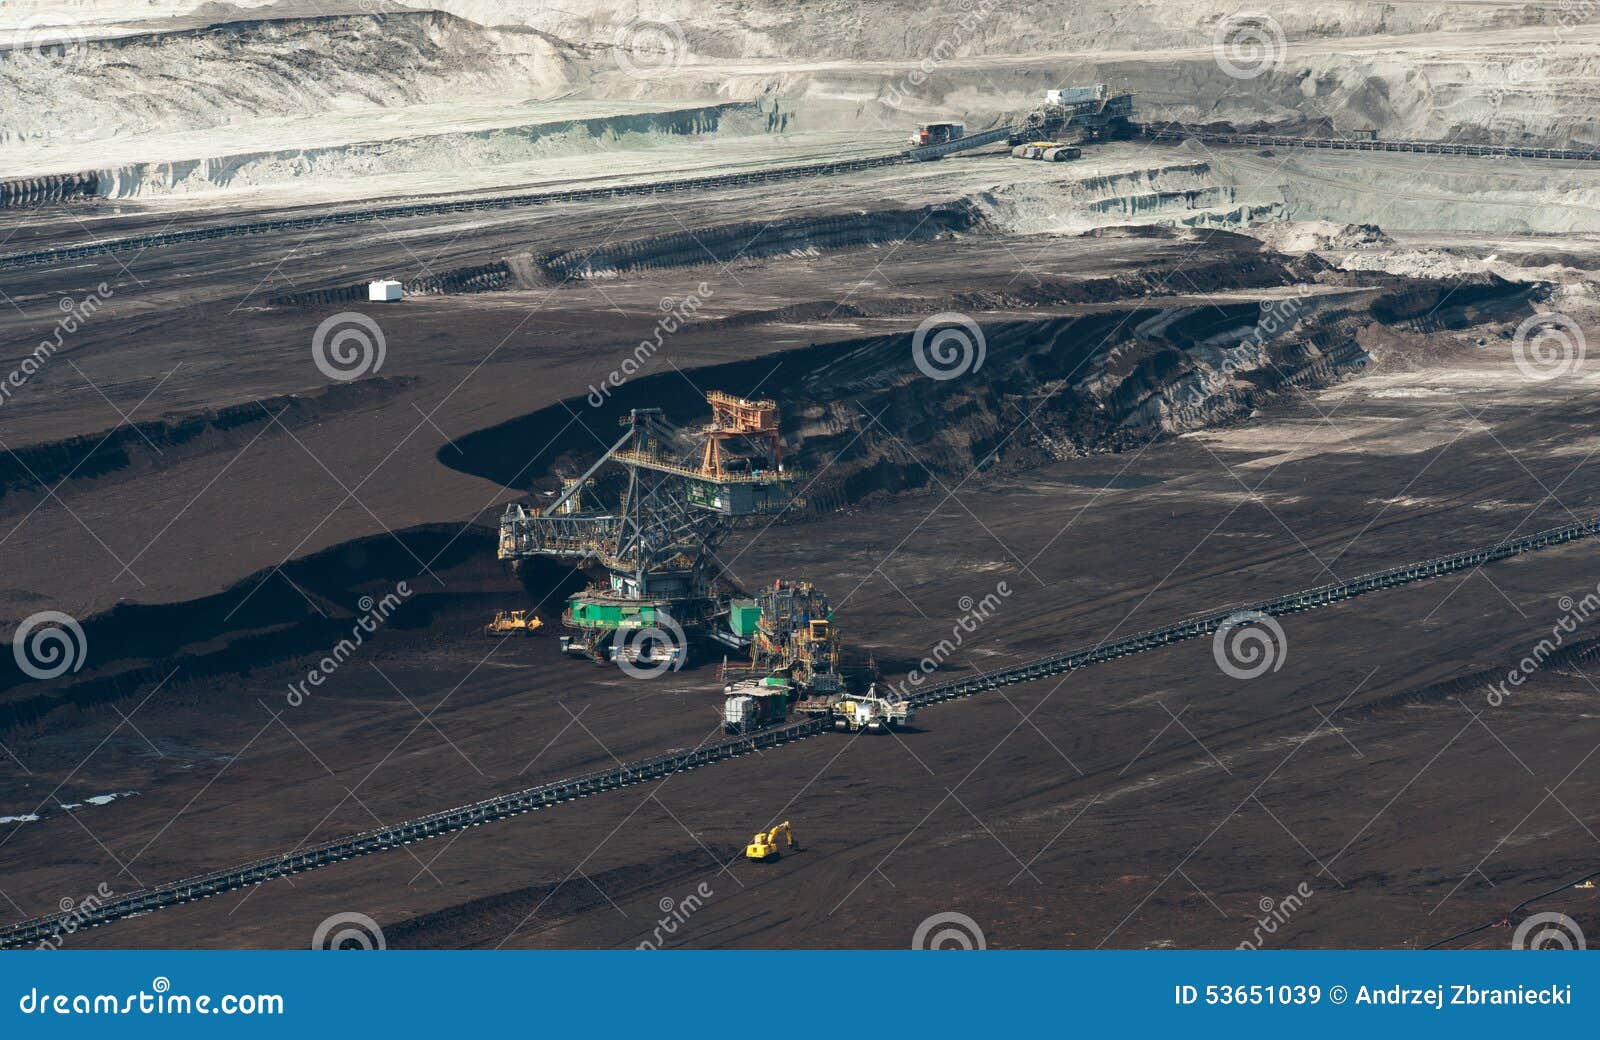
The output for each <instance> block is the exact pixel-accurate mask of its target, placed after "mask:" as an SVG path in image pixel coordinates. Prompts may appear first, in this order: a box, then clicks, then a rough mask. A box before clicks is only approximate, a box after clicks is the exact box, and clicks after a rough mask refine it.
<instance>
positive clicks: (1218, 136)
mask: <svg viewBox="0 0 1600 1040" xmlns="http://www.w3.org/2000/svg"><path fill="white" fill-rule="evenodd" d="M1025 129H1026V127H1025V126H1024V125H1022V124H1017V125H1013V126H1002V127H996V128H993V129H991V130H986V131H982V132H981V133H978V134H973V135H970V136H968V137H964V138H960V139H958V140H955V141H947V142H945V143H943V144H937V145H924V146H922V147H919V148H910V149H907V150H905V151H901V152H892V153H888V154H885V155H873V156H866V157H864V158H859V159H841V160H838V161H836V162H828V163H809V164H806V165H802V166H775V167H770V168H768V169H758V170H747V171H743V172H740V173H725V174H717V175H714V176H709V177H685V178H680V179H677V180H666V181H652V182H649V183H645V184H621V185H616V186H613V187H608V188H572V189H568V190H566V191H546V192H527V193H522V194H517V195H490V196H484V197H481V198H472V199H456V200H453V201H450V202H415V203H404V204H397V205H393V206H379V207H370V208H367V209H355V210H340V211H336V212H333V213H325V214H323V215H321V216H315V217H284V218H282V219H279V220H262V221H256V222H254V223H249V224H219V225H217V226H215V227H206V228H193V229H190V230H187V231H163V232H158V233H156V234H150V235H135V236H132V237H129V238H115V239H106V240H104V241H100V242H91V243H89V244H87V245H81V246H61V247H58V248H55V249H40V250H35V251H33V252H29V253H13V254H11V255H10V256H0V269H5V268H12V267H32V266H37V265H41V264H55V263H61V262H62V261H66V260H81V259H84V258H86V257H91V256H101V255H104V254H108V253H120V252H126V251H129V250H135V251H137V250H145V249H153V248H157V247H160V246H171V245H179V244H182V243H184V242H204V241H208V240H211V239H217V238H234V237H237V236H241V235H266V234H272V233H275V232H279V231H315V230H317V229H318V228H321V227H331V226H337V225H340V224H362V223H367V222H370V221H375V220H394V219H402V218H408V217H423V216H431V215H434V214H440V213H474V212H483V211H488V210H499V209H517V208H519V207H524V206H552V205H558V204H560V203H563V202H587V201H593V200H597V199H616V198H626V197H630V196H638V195H668V194H675V193H679V192H694V191H710V190H715V189H718V188H736V187H743V186H745V185H751V184H765V183H772V182H779V181H792V180H802V179H804V178H807V177H831V176H836V175H839V174H845V173H855V172H857V171H860V170H870V169H875V168H878V167H881V166H897V165H900V164H902V163H909V162H918V161H925V160H928V159H937V158H940V157H942V156H944V155H947V154H950V153H952V152H958V151H965V150H967V149H969V148H976V147H980V146H982V145H985V144H991V143H994V142H998V141H1000V140H1002V139H1004V138H1006V137H1007V136H1008V135H1009V134H1011V133H1014V132H1019V131H1022V130H1025ZM1140 132H1141V133H1142V134H1143V135H1144V136H1146V137H1148V138H1153V139H1155V140H1167V141H1181V140H1184V139H1186V138H1195V139H1197V140H1201V141H1206V142H1209V143H1212V144H1230V145H1246V146H1251V147H1274V148H1322V149H1344V150H1352V151H1364V152H1421V153H1424V154H1428V155H1466V156H1486V157H1491V158H1492V157H1506V158H1521V159H1568V160H1575V161H1580V162H1600V149H1590V150H1583V149H1573V148H1533V147H1526V146H1516V145H1492V144H1454V143H1448V142H1443V141H1379V140H1375V139H1360V138H1340V137H1292V136H1288V135H1283V134H1243V133H1233V132H1225V131H1216V130H1207V129H1203V128H1198V127H1186V126H1181V125H1172V124H1168V125H1165V126H1159V127H1157V126H1143V127H1140Z"/></svg>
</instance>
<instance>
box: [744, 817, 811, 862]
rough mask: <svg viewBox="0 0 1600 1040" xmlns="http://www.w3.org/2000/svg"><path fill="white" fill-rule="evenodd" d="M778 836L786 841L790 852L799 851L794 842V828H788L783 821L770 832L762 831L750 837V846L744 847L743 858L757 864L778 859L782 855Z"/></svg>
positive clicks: (787, 824)
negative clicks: (754, 861)
mask: <svg viewBox="0 0 1600 1040" xmlns="http://www.w3.org/2000/svg"><path fill="white" fill-rule="evenodd" d="M780 835H781V836H782V837H784V838H786V839H787V840H788V843H789V851H790V852H798V851H799V850H800V846H799V845H798V844H797V843H796V842H795V840H794V828H792V827H790V826H789V821H788V820H784V821H783V822H782V823H780V824H778V825H777V826H776V827H774V828H772V829H771V830H770V831H762V832H761V833H759V834H756V835H754V836H752V837H751V838H750V844H748V845H746V846H745V847H744V858H745V859H753V860H756V861H757V862H761V861H763V860H769V859H778V858H780V857H781V856H782V855H783V850H782V849H780V848H779V847H778V838H779V836H780Z"/></svg>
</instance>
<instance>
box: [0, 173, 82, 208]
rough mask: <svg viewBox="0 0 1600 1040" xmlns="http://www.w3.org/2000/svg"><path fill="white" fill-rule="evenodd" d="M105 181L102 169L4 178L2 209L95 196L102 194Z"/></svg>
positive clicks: (0, 193) (0, 195)
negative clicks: (102, 184) (99, 172)
mask: <svg viewBox="0 0 1600 1040" xmlns="http://www.w3.org/2000/svg"><path fill="white" fill-rule="evenodd" d="M101 183H102V179H101V176H100V175H99V174H98V173H57V174H48V175H46V176H43V177H19V178H16V179H14V180H9V181H0V209H15V208H19V207H22V206H37V205H40V204H43V203H50V202H72V201H75V200H78V199H87V198H92V197H93V196H96V195H99V194H100V185H101Z"/></svg>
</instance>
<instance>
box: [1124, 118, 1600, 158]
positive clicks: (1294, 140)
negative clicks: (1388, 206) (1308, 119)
mask: <svg viewBox="0 0 1600 1040" xmlns="http://www.w3.org/2000/svg"><path fill="white" fill-rule="evenodd" d="M1141 132H1142V133H1143V134H1144V136H1145V137H1149V138H1153V139H1154V140H1157V141H1182V140H1185V139H1187V138H1194V139H1195V140H1197V141H1205V142H1206V143H1208V144H1235V145H1245V146H1247V147H1251V148H1315V149H1329V150H1336V151H1351V152H1420V153H1422V154H1424V155H1476V156H1483V157H1485V158H1490V159H1496V158H1502V159H1568V160H1572V161H1574V162H1600V148H1533V147H1528V146H1525V145H1504V144H1457V143H1455V142H1453V141H1380V140H1378V139H1376V138H1360V137H1294V136H1291V135H1288V134H1241V133H1235V132H1233V131H1222V130H1207V129H1204V128H1201V127H1189V126H1171V125H1168V126H1161V127H1155V126H1145V127H1143V128H1141Z"/></svg>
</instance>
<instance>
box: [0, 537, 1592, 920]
mask: <svg viewBox="0 0 1600 1040" xmlns="http://www.w3.org/2000/svg"><path fill="white" fill-rule="evenodd" d="M1596 534H1600V519H1595V520H1586V521H1582V522H1580V523H1575V524H1568V525H1566V526H1564V527H1555V528H1550V529H1548V530H1545V531H1539V532H1537V533H1535V534H1530V535H1525V536H1523V537H1521V538H1513V539H1506V540H1503V541H1500V542H1496V543H1494V544H1493V545H1487V546H1481V547H1478V548H1475V549H1468V550H1466V551H1464V552H1458V553H1454V554H1451V555H1449V556H1440V557H1437V558H1435V559H1431V560H1424V561H1422V562H1420V563H1408V564H1404V565H1402V566H1400V567H1392V568H1390V569H1388V570H1385V571H1377V572H1375V573H1372V574H1365V575H1362V576H1361V577H1359V578H1355V579H1353V580H1351V581H1346V582H1340V583H1336V584H1332V585H1320V586H1317V587H1316V588H1311V589H1303V590H1301V591H1299V592H1291V593H1289V594H1288V595H1286V596H1279V597H1277V598H1276V599H1271V600H1267V601H1265V602H1262V603H1255V604H1250V605H1247V606H1241V607H1234V608H1230V609H1225V610H1219V611H1215V612H1213V613H1210V614H1205V615H1202V616H1199V617H1195V618H1191V619H1189V620H1186V621H1180V622H1178V623H1177V624H1174V625H1167V626H1164V627H1162V628H1156V629H1151V630H1149V631H1147V632H1141V633H1138V634H1136V635H1132V636H1127V637H1125V638H1122V639H1118V640H1115V641H1112V642H1103V643H1100V644H1097V645H1096V646H1093V647H1089V648H1087V649H1080V650H1071V651H1068V652H1066V653H1061V654H1052V655H1050V656H1048V657H1042V658H1039V659H1037V660H1034V661H1030V662H1028V663H1026V664H1022V665H1018V666H1016V667H1014V668H1007V669H1003V670H1001V671H997V672H993V673H990V674H987V675H981V676H977V677H975V678H971V679H962V680H957V681H955V682H949V683H942V684H940V685H938V686H933V687H929V688H928V689H926V690H922V691H920V692H918V693H916V694H914V695H913V696H912V697H911V698H909V699H910V700H911V701H912V703H913V704H914V705H916V706H918V707H922V706H926V705H930V704H938V703H940V702H943V701H949V700H954V699H956V698H958V697H970V696H972V695H974V694H978V693H982V692H984V691H986V690H992V689H995V688H996V687H999V686H1004V685H1009V684H1012V683H1019V682H1031V681H1033V680H1036V679H1043V678H1046V677H1048V676H1051V675H1059V674H1061V673H1064V672H1070V671H1072V670H1074V669H1077V668H1084V667H1087V666H1089V665H1092V664H1098V663H1100V662H1102V661H1109V660H1113V659H1115V658H1118V657H1126V656H1128V655H1129V654H1137V653H1143V652H1145V651H1148V650H1155V649H1158V648H1160V647H1163V646H1170V645H1171V644H1173V643H1177V642H1182V641H1184V640H1187V639H1193V638H1195V637H1197V636H1203V635H1208V634H1210V633H1212V632H1215V631H1216V630H1217V629H1218V628H1219V627H1220V626H1221V625H1222V624H1223V622H1225V621H1227V620H1228V619H1229V618H1234V617H1237V616H1238V615H1239V614H1240V613H1245V612H1250V613H1259V614H1266V615H1269V616H1279V615H1284V614H1294V613H1299V612H1300V611H1305V610H1312V609H1315V608H1317V607H1323V606H1327V605H1329V604H1331V603H1338V602H1341V601H1343V600H1347V599H1353V598H1354V597H1356V596H1360V595H1364V594H1366V593H1368V592H1375V591H1377V590H1379V589H1389V588H1395V587H1396V586H1400V585H1409V584H1412V583H1413V582H1418V581H1426V580H1427V579H1429V578H1436V577H1439V576H1441V575H1445V574H1452V573H1457V572H1460V571H1464V570H1471V569H1473V568H1476V567H1481V566H1483V565H1484V564H1486V563H1493V562H1495V561H1497V560H1504V559H1508V558H1510V557H1512V556H1520V555H1522V554H1523V553H1529V552H1537V551H1538V550H1540V549H1545V548H1549V547H1550V546H1553V545H1564V544H1566V543H1567V542H1573V541H1577V540H1578V539H1581V538H1588V537H1592V536H1594V535H1596ZM830 726H831V722H830V721H829V720H828V719H827V718H813V719H808V720H806V721H803V722H795V723H790V724H788V725H784V726H777V727H774V728H772V729H767V730H762V731H760V732H758V733H752V734H748V735H745V736H740V737H734V738H731V739H728V740H723V741H719V742H717V743H714V744H706V745H703V746H701V747H697V748H693V749H690V750H687V751H674V752H669V753H667V754H664V755H658V756H656V757H654V758H650V759H645V760H644V761H641V762H634V763H628V764H625V765H620V766H618V767H616V768H615V769H606V770H601V771H599V772H595V773H588V774H585V775H583V776H578V777H573V778H571V779H566V780H557V781H555V782H553V783H548V784H541V785H540V786H538V787H531V788H528V789H526V790H522V791H517V792H515V793H513V794H508V795H502V796H499V797H496V798H490V799H486V800H484V801H481V802H475V803H473V804H471V805H467V806H462V807H460V808H456V809H447V810H445V811H443V812H438V813H433V814H432V815H429V816H423V817H420V818H418V819H414V820H408V821H406V822H404V823H398V824H395V825H393V826H391V827H382V828H379V829H377V830H371V831H366V832H364V833H361V834H355V835H351V836H350V837H346V838H339V839H336V840H334V841H329V842H323V843H322V844H319V845H313V846H309V847H306V848H303V849H297V850H294V851H291V852H287V853H284V854H282V855H279V856H271V857H268V858H266V859H260V860H256V861H255V862H253V863H249V864H246V865H245V866H242V867H234V868H231V869H228V870H220V871H215V872H212V873H210V874H202V875H200V876H198V877H193V878H188V879H186V880H183V881H178V882H175V883H173V884H170V885H163V886H161V887H159V888H152V889H146V890H144V891H141V892H135V893H133V894H131V895H127V896H122V897H120V898H117V899H113V900H109V901H107V902H105V903H102V904H99V905H97V906H95V907H92V908H89V909H85V908H83V907H78V908H77V909H75V910H73V911H70V912H68V913H62V914H53V915H49V916H45V917H38V918H34V919H31V920H28V921H23V922H21V923H19V924H15V925H12V926H10V927H8V928H5V929H0V949H4V948H6V947H13V946H20V945H24V944H26V943H30V942H39V941H41V940H45V939H49V938H51V937H53V936H55V935H58V934H61V933H62V932H63V931H64V930H65V929H66V927H67V925H68V924H69V922H70V923H71V924H72V927H73V929H77V928H83V927H96V926H98V925H102V924H107V923H109V922H111V921H115V920H118V919H120V918H124V917H128V916H131V915H133V914H140V913H148V912H149V911H152V910H159V909H161V908H162V907H167V906H174V905H176V904H179V903H187V902H190V901H192V900H195V899H205V898H208V897H210V896H214V895H217V894H219V893H222V892H227V891H231V890H233V889H238V888H244V887H246V886H249V885H258V884H261V883H263V882H266V881H271V880H273V879H274V878H280V877H285V876H287V875H290V874H298V873H300V872H302V871H305V870H312V869H315V868H317V867H321V866H327V865H328V864H331V863H337V862H339V861H341V860H346V859H349V858H351V857H352V856H365V855H368V854H370V853H373V852H380V851H383V850H385V849H390V848H394V847H395V846H397V845H408V844H410V843H411V842H414V841H420V840H422V839H424V838H431V837H434V836H436V835H440V834H446V833H449V832H451V831H457V830H461V829H463V828H466V827H476V826H478V825H480V824H483V823H487V822H489V821H491V820H499V819H504V818H505V817H507V816H516V815H518V814H521V813H525V812H528V811H530V810H533V809H544V808H548V807H551V806H554V805H558V804H560V803H562V802H569V801H572V800H574V799H577V798H587V797H588V796H590V795H593V794H600V793H603V792H605V791H613V790H616V789H618V788H622V787H629V786H632V785H634V784H638V783H643V782H646V781H649V780H655V779H660V778H662V777H667V776H671V775H672V774H674V773H677V772H681V771H684V770H689V769H697V768H699V767H700V766H705V765H711V764H712V763H715V762H721V761H725V760H726V759H730V758H736V757H738V756H739V755H743V754H746V753H748V752H751V751H755V750H758V749H761V748H766V747H777V746H779V745H781V744H787V743H789V742H790V741H795V740H803V739H805V738H807V737H812V736H816V735H817V734H819V733H822V732H824V731H826V730H827V729H829V728H830Z"/></svg>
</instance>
